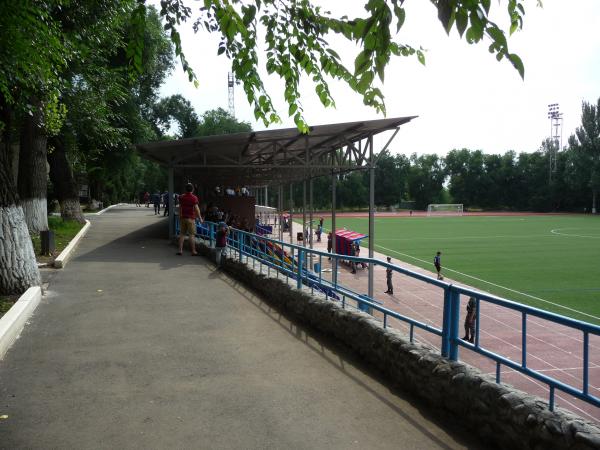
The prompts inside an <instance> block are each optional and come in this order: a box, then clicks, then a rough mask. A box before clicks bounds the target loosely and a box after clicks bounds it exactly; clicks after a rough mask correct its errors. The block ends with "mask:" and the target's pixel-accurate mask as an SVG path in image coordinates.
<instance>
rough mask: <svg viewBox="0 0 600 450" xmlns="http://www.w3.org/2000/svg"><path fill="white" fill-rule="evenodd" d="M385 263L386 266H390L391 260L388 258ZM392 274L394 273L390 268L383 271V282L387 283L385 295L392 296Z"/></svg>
mask: <svg viewBox="0 0 600 450" xmlns="http://www.w3.org/2000/svg"><path fill="white" fill-rule="evenodd" d="M387 262H388V264H391V263H392V258H390V257H389V256H388V257H387ZM393 273H394V271H393V270H392V269H391V268H389V267H388V268H386V269H385V280H386V281H387V291H385V293H386V294H390V295H394V286H393V285H392V274H393Z"/></svg>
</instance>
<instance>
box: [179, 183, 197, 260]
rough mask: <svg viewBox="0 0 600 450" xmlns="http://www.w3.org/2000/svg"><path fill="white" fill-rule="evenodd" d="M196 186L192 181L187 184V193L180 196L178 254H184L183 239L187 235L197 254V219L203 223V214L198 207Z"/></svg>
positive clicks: (192, 248) (193, 252)
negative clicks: (195, 192) (195, 193)
mask: <svg viewBox="0 0 600 450" xmlns="http://www.w3.org/2000/svg"><path fill="white" fill-rule="evenodd" d="M193 192H194V186H193V185H192V183H188V184H186V185H185V194H182V195H180V196H179V228H180V230H179V251H178V252H177V254H178V255H183V241H184V240H185V235H186V234H187V235H188V236H189V240H190V249H191V250H192V256H196V255H197V254H198V253H197V252H196V242H195V240H194V239H195V236H196V222H195V219H196V218H198V219H200V223H203V222H204V220H202V215H201V214H200V208H199V207H198V197H196V196H195V195H194V194H193Z"/></svg>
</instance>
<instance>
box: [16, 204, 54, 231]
mask: <svg viewBox="0 0 600 450" xmlns="http://www.w3.org/2000/svg"><path fill="white" fill-rule="evenodd" d="M21 206H22V207H23V213H24V215H25V223H27V226H28V227H29V232H30V233H32V234H39V233H40V231H45V230H47V229H48V201H47V200H46V199H45V198H27V199H23V200H22V201H21Z"/></svg>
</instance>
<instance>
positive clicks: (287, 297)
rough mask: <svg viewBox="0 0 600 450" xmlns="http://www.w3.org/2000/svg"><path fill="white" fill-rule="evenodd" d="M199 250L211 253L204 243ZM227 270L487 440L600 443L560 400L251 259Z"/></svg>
mask: <svg viewBox="0 0 600 450" xmlns="http://www.w3.org/2000/svg"><path fill="white" fill-rule="evenodd" d="M201 247H202V248H200V249H199V250H200V252H201V253H203V254H204V255H209V254H210V249H208V248H207V247H205V246H201ZM223 270H225V271H226V272H227V273H229V274H230V275H232V276H233V277H234V278H236V279H237V280H239V281H241V282H243V283H244V284H245V285H247V286H248V287H250V288H252V289H253V290H254V291H256V292H257V293H258V294H260V295H261V297H263V298H264V299H265V300H266V301H268V302H269V303H270V304H271V305H273V306H274V307H276V308H278V309H280V310H281V311H283V312H286V313H288V314H290V315H292V316H293V317H294V318H295V319H297V320H298V321H300V322H303V323H305V324H308V325H310V326H311V327H313V328H315V329H317V330H319V331H321V332H323V333H325V334H327V335H329V336H332V337H335V338H336V339H338V340H340V341H342V342H343V343H344V344H345V345H346V346H347V347H349V348H350V349H352V350H353V351H354V352H355V353H357V354H358V355H360V357H361V358H362V359H363V360H365V361H367V362H368V363H369V364H371V365H373V366H375V367H376V368H377V369H379V370H380V371H381V372H383V374H385V375H386V377H387V378H388V379H389V380H390V381H391V382H392V383H394V384H395V385H396V386H398V387H399V388H401V389H403V390H405V391H409V392H411V394H413V395H416V396H417V397H419V398H420V399H421V400H423V401H424V402H425V403H427V404H428V405H429V406H430V407H431V408H433V409H435V410H436V411H439V412H441V413H445V414H449V415H451V416H452V417H455V418H459V419H460V422H461V423H464V424H465V426H466V427H467V428H469V429H471V430H472V431H473V432H475V433H477V434H479V436H480V437H481V438H482V439H483V440H484V441H486V442H488V443H490V444H492V445H494V446H496V447H498V448H511V449H513V448H514V449H540V450H542V449H544V450H546V449H573V450H575V449H599V448H600V428H599V427H597V426H596V425H594V424H592V423H590V422H588V421H586V420H584V419H582V418H581V417H579V416H576V415H575V414H572V413H570V412H568V411H566V410H563V409H561V408H556V409H555V411H554V412H552V411H550V410H549V409H548V403H547V402H546V401H544V400H542V399H540V398H539V397H535V396H532V395H529V394H526V393H524V392H522V391H519V390H516V389H514V388H513V387H511V386H509V385H506V384H497V383H496V382H495V380H494V378H493V377H490V376H487V375H484V374H483V373H481V372H480V371H479V370H478V369H476V368H474V367H472V366H469V365H467V364H464V363H461V362H452V361H450V360H448V359H446V358H444V357H442V356H441V355H440V354H439V353H438V352H437V351H436V350H434V349H432V348H430V347H428V346H425V345H422V344H418V343H411V342H410V341H409V339H408V337H407V336H405V335H404V334H402V333H400V332H399V331H397V330H393V329H389V328H387V329H384V328H382V324H381V322H379V321H377V320H375V319H374V318H372V317H371V316H369V315H368V314H365V313H361V312H357V311H354V310H353V311H349V310H346V309H342V307H341V305H338V304H337V303H335V302H332V301H328V300H325V299H323V298H316V297H315V296H311V295H310V294H307V293H306V292H303V291H300V290H297V289H295V287H292V286H288V285H287V284H286V283H285V282H283V281H281V280H279V279H276V278H267V277H266V276H264V275H261V274H258V273H257V272H255V271H254V270H252V268H251V267H248V266H247V265H246V264H242V263H239V262H237V261H235V260H231V259H229V260H224V264H223Z"/></svg>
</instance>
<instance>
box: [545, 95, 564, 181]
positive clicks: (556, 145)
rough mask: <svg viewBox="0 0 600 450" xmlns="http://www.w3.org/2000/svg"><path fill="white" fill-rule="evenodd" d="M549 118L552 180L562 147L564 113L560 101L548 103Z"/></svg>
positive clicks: (550, 176) (549, 153) (550, 174)
mask: <svg viewBox="0 0 600 450" xmlns="http://www.w3.org/2000/svg"><path fill="white" fill-rule="evenodd" d="M548 119H550V148H549V149H548V159H549V162H550V167H549V169H550V172H549V181H552V174H553V173H554V172H556V158H557V153H558V150H560V149H561V148H562V113H561V112H560V106H559V105H558V103H551V104H550V105H548Z"/></svg>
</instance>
